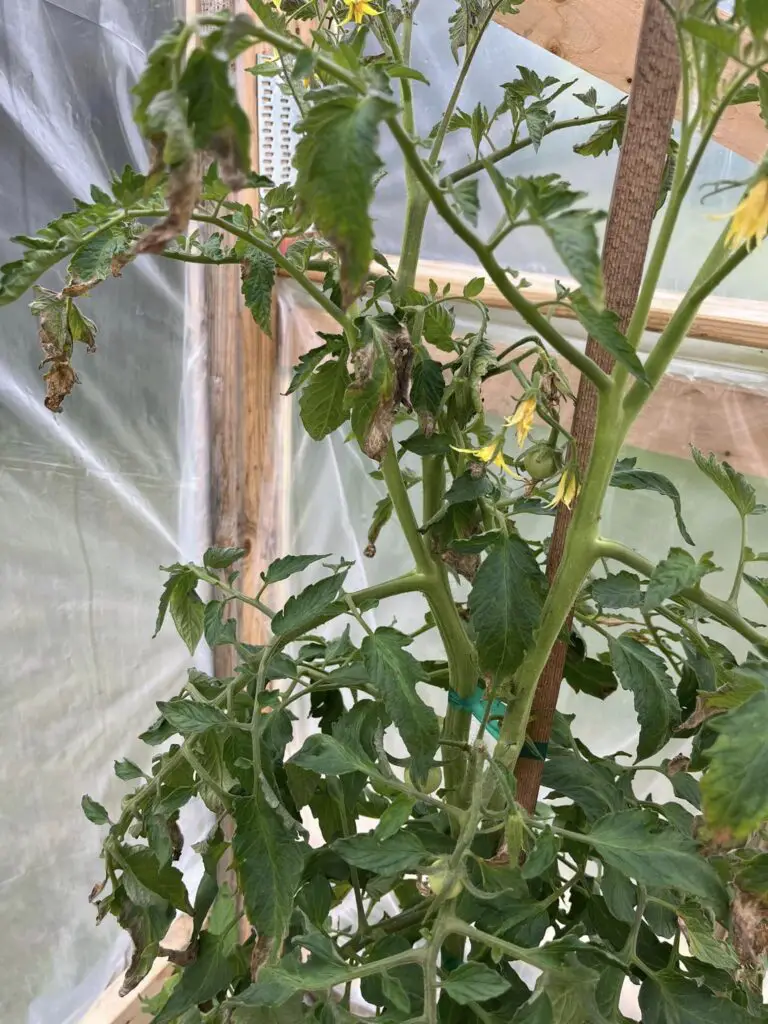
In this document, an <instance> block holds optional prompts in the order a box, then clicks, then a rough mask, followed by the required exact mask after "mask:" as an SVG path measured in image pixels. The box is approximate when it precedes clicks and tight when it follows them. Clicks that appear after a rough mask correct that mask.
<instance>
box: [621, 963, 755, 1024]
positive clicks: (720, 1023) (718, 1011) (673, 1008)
mask: <svg viewBox="0 0 768 1024" xmlns="http://www.w3.org/2000/svg"><path fill="white" fill-rule="evenodd" d="M640 1009H641V1010H642V1013H643V1022H644V1024H672V1022H674V1024H750V1022H752V1024H754V1021H755V1018H754V1017H753V1016H752V1014H750V1013H748V1012H747V1011H746V1010H744V1009H742V1007H740V1006H737V1005H736V1003H734V1002H732V1001H731V1000H730V999H726V998H725V997H723V996H716V995H715V993H714V992H710V990H709V989H708V988H705V987H704V986H703V985H697V984H696V982H695V981H693V980H689V979H688V978H686V977H684V976H683V975H681V974H678V973H673V972H672V971H662V972H661V973H659V974H656V975H655V977H654V978H652V979H651V978H647V979H646V980H645V981H644V982H643V984H642V986H641V988H640Z"/></svg>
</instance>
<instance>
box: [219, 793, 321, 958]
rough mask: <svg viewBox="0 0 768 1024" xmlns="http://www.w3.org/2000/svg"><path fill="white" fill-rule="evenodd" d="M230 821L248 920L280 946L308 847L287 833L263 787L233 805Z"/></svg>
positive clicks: (260, 932) (233, 851)
mask: <svg viewBox="0 0 768 1024" xmlns="http://www.w3.org/2000/svg"><path fill="white" fill-rule="evenodd" d="M233 817H234V819H235V826H236V831H235V835H234V838H233V840H232V853H233V856H234V861H235V868H236V871H237V877H238V881H239V885H240V891H241V892H242V894H243V899H244V901H245V910H246V913H247V915H248V920H249V922H250V923H251V924H252V925H253V927H254V928H255V929H256V930H257V932H258V933H259V935H261V936H263V937H265V938H267V939H271V940H273V941H274V942H275V943H276V944H278V945H279V943H280V942H281V941H282V939H283V936H284V935H285V933H286V931H287V930H288V923H289V921H290V919H291V914H292V913H293V904H294V900H295V897H296V893H297V892H298V889H299V886H300V884H301V877H302V873H303V871H304V861H305V859H306V852H307V850H306V847H305V846H304V844H303V843H300V842H297V841H296V838H295V836H294V835H292V834H291V833H290V832H288V830H287V829H286V827H285V824H284V823H283V819H282V818H281V817H280V815H279V814H278V813H277V812H276V811H275V810H273V808H272V807H271V806H270V805H269V804H268V803H267V801H266V798H265V797H264V794H263V791H262V789H261V787H259V789H258V790H257V792H256V793H255V794H254V795H253V796H250V797H243V798H242V799H240V800H237V801H235V805H234V810H233Z"/></svg>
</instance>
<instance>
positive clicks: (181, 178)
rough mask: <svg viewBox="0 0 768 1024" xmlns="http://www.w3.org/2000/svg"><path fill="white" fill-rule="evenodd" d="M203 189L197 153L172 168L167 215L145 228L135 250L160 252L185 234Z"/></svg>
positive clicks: (137, 252) (139, 252)
mask: <svg viewBox="0 0 768 1024" xmlns="http://www.w3.org/2000/svg"><path fill="white" fill-rule="evenodd" d="M201 190H202V169H201V160H200V157H199V155H197V154H194V155H192V156H190V157H189V158H188V159H187V160H185V161H184V163H182V164H179V165H178V166H177V167H174V168H173V170H172V171H171V173H170V177H169V179H168V195H167V201H168V215H167V217H165V218H164V220H161V221H160V222H159V223H158V224H154V225H153V226H152V227H151V228H150V229H149V230H148V231H145V232H144V234H143V235H142V236H141V238H140V239H139V240H138V242H137V243H136V245H135V247H134V254H135V255H137V256H138V255H140V254H141V253H145V252H147V253H161V252H162V251H163V249H165V247H166V245H168V243H169V242H172V241H173V240H174V239H175V238H178V236H179V235H183V234H184V232H185V231H186V230H187V228H188V227H189V221H190V219H191V217H192V211H193V210H194V208H195V205H196V203H197V200H198V199H199V198H200V192H201Z"/></svg>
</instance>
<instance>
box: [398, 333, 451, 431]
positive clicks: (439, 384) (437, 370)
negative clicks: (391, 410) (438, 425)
mask: <svg viewBox="0 0 768 1024" xmlns="http://www.w3.org/2000/svg"><path fill="white" fill-rule="evenodd" d="M444 393H445V380H444V379H443V368H442V366H441V365H440V363H438V362H435V360H434V359H430V358H429V356H428V355H426V354H425V353H424V351H423V350H422V349H421V348H418V349H417V350H416V351H415V353H414V360H413V380H412V381H411V404H412V405H413V408H414V409H415V410H416V412H417V413H428V414H429V415H430V416H437V414H438V413H439V412H440V407H441V405H442V404H443V395H444ZM433 436H434V435H433ZM430 440H431V438H430ZM403 446H404V447H405V442H403ZM410 450H411V451H413V449H410Z"/></svg>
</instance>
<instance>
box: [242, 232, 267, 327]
mask: <svg viewBox="0 0 768 1024" xmlns="http://www.w3.org/2000/svg"><path fill="white" fill-rule="evenodd" d="M241 276H242V291H243V298H244V299H245V304H246V306H247V307H248V309H250V311H251V314H252V316H253V319H254V320H255V321H256V323H257V324H258V325H259V327H260V328H261V329H262V331H264V333H265V334H266V335H267V337H269V338H271V337H272V288H273V287H274V284H275V261H274V260H273V259H272V257H271V256H270V255H269V254H268V253H266V252H262V251H261V250H260V249H256V248H254V247H253V246H249V247H248V248H247V249H246V251H245V253H244V255H243V262H242V269H241Z"/></svg>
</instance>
